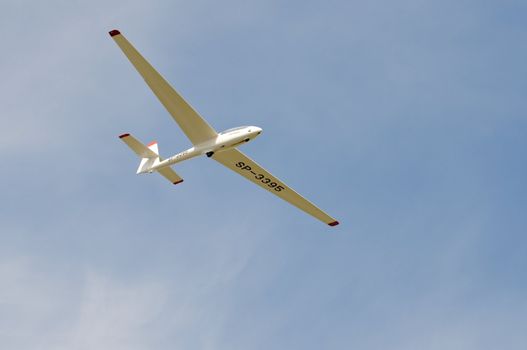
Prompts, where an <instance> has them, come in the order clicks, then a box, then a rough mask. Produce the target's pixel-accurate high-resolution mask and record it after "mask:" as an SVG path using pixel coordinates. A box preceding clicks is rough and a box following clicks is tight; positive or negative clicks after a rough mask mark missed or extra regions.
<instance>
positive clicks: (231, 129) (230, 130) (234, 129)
mask: <svg viewBox="0 0 527 350" xmlns="http://www.w3.org/2000/svg"><path fill="white" fill-rule="evenodd" d="M245 128H248V126H247V125H246V126H238V127H236V128H230V129H227V130H225V131H222V132H220V135H224V134H228V133H230V132H232V131H236V130H241V129H245Z"/></svg>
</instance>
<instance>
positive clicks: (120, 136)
mask: <svg viewBox="0 0 527 350" xmlns="http://www.w3.org/2000/svg"><path fill="white" fill-rule="evenodd" d="M127 136H130V134H122V135H119V138H120V139H122V138H123V137H127Z"/></svg>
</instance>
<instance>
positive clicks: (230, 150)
mask: <svg viewBox="0 0 527 350" xmlns="http://www.w3.org/2000/svg"><path fill="white" fill-rule="evenodd" d="M110 36H111V37H112V38H113V40H114V41H115V42H116V43H117V45H118V46H119V47H120V48H121V50H122V51H123V53H124V54H125V55H126V57H128V59H129V60H130V62H131V63H132V64H133V65H134V67H135V68H136V69H137V71H138V72H139V74H141V76H142V77H143V79H144V80H145V82H146V83H147V84H148V86H149V87H150V89H152V91H153V93H154V94H155V95H156V96H157V98H158V99H159V101H161V103H162V104H163V106H165V108H166V109H167V111H168V112H169V113H170V114H171V115H172V117H173V118H174V120H175V121H176V123H178V125H179V127H180V128H181V129H182V130H183V132H184V133H185V135H187V137H188V138H189V139H190V141H191V142H192V144H193V146H192V147H191V148H189V149H187V150H185V151H183V152H181V153H178V154H176V155H174V156H172V157H170V158H167V159H162V158H161V157H160V156H159V151H158V147H157V143H156V142H152V143H150V144H149V145H146V146H145V145H143V144H142V143H141V142H140V141H138V140H137V139H136V138H134V137H133V136H132V135H130V134H122V135H120V136H119V137H120V139H121V140H122V141H123V142H124V143H126V145H128V147H130V148H131V149H132V151H134V152H135V153H136V154H137V156H139V158H141V162H140V163H139V168H138V169H137V174H144V173H152V172H158V173H159V174H161V175H162V176H163V177H165V178H166V179H167V180H169V181H170V182H172V183H173V184H179V183H181V182H183V179H182V178H181V177H180V176H179V175H178V174H177V173H176V172H175V171H174V170H173V169H172V168H171V167H170V166H171V165H173V164H176V163H179V162H182V161H184V160H187V159H190V158H194V157H197V156H201V155H206V156H207V157H209V158H212V159H214V160H215V161H217V162H219V163H220V164H222V165H224V166H225V167H227V168H229V169H231V170H232V171H234V172H235V173H238V174H240V175H241V176H243V177H245V178H246V179H247V180H249V181H251V182H253V183H255V184H256V185H258V186H260V187H262V188H263V189H265V190H267V191H269V192H271V193H272V194H274V195H276V196H278V197H280V198H282V199H283V200H285V201H287V202H289V203H291V204H292V205H294V206H296V207H297V208H299V209H301V210H303V211H305V212H306V213H308V214H310V215H312V216H314V217H315V218H317V219H319V220H320V221H323V222H324V223H326V224H328V225H330V226H336V225H338V224H339V222H338V221H337V220H335V219H334V218H333V217H331V216H329V215H328V214H326V213H325V212H324V211H322V210H321V209H319V208H317V207H316V206H315V205H314V204H313V203H311V202H310V201H308V200H307V199H305V198H304V197H302V196H301V195H300V194H298V193H297V192H295V191H294V190H293V189H292V188H290V187H289V186H287V185H286V184H285V183H284V182H283V181H281V180H280V179H278V178H277V177H276V176H274V175H273V174H271V173H270V172H268V171H267V170H265V169H264V168H262V167H261V166H260V165H258V163H256V162H255V161H254V160H252V159H251V158H249V157H248V156H246V155H245V154H243V153H242V152H241V151H240V150H238V149H237V147H238V146H240V145H242V144H243V143H246V142H249V141H250V140H252V139H254V138H255V137H257V136H258V135H260V133H261V132H262V129H261V128H259V127H256V126H240V127H237V128H233V129H228V130H225V131H223V132H220V133H218V132H216V130H214V129H213V128H212V127H211V126H210V125H209V124H208V123H207V122H206V121H205V120H204V119H203V118H202V117H201V116H200V115H199V114H198V113H197V112H196V111H195V110H194V109H193V108H192V107H191V106H190V105H189V104H188V103H187V102H186V101H185V100H184V99H183V98H182V97H181V96H180V95H179V94H178V93H177V92H176V90H174V89H173V88H172V87H171V86H170V84H169V83H168V82H167V81H166V80H165V79H164V78H163V77H162V76H161V75H160V74H159V73H158V72H157V71H156V70H155V69H154V67H152V66H151V65H150V63H148V62H147V61H146V60H145V59H144V57H143V56H141V54H140V53H139V52H138V51H137V50H136V49H135V48H134V47H133V46H132V44H130V42H129V41H128V40H127V39H126V38H125V37H124V36H123V35H122V34H121V33H120V32H119V31H118V30H112V31H110Z"/></svg>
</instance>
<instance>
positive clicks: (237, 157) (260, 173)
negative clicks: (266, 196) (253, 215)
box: [212, 148, 339, 226]
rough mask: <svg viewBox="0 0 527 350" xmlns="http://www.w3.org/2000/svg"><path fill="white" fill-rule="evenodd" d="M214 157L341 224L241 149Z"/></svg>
mask: <svg viewBox="0 0 527 350" xmlns="http://www.w3.org/2000/svg"><path fill="white" fill-rule="evenodd" d="M212 158H213V159H214V160H216V161H217V162H219V163H220V164H222V165H224V166H225V167H227V168H229V169H231V170H232V171H234V172H236V173H238V174H240V175H241V176H243V177H245V178H246V179H247V180H249V181H251V182H253V183H255V184H256V185H258V186H260V187H262V188H263V189H265V190H267V191H269V192H271V193H272V194H274V195H276V196H278V197H280V198H282V199H283V200H285V201H286V202H289V203H290V204H292V205H294V206H296V207H297V208H299V209H301V210H303V211H304V212H306V213H307V214H309V215H312V216H314V217H315V218H317V219H319V220H320V221H322V222H324V223H326V224H328V225H329V226H336V225H338V224H339V222H338V221H337V220H335V218H333V217H331V216H329V215H328V214H327V213H325V212H324V211H323V210H321V209H320V208H318V207H317V206H316V205H314V204H313V203H311V202H310V201H308V200H307V199H306V198H304V197H302V196H301V195H300V194H298V193H297V192H296V191H295V190H293V189H292V188H290V187H288V186H287V185H286V184H285V183H284V182H283V181H281V180H280V179H278V178H277V177H276V176H274V175H272V174H271V173H270V172H268V171H267V170H265V169H264V168H262V167H261V166H260V165H259V164H258V163H256V162H255V161H254V160H252V159H251V158H249V157H248V156H246V155H245V154H243V153H242V152H241V151H240V150H238V149H236V148H232V149H229V150H225V151H221V152H216V153H214V155H213V156H212Z"/></svg>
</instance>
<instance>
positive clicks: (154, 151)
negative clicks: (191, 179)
mask: <svg viewBox="0 0 527 350" xmlns="http://www.w3.org/2000/svg"><path fill="white" fill-rule="evenodd" d="M119 138H120V139H121V140H122V141H123V142H124V143H126V145H127V146H128V147H130V149H131V150H132V151H134V152H135V154H137V156H139V158H141V162H140V163H139V167H138V168H137V174H144V173H152V172H154V171H157V172H158V173H160V174H161V175H162V176H163V177H164V178H165V179H167V180H168V181H170V182H172V183H173V184H174V185H177V184H178V183H181V182H183V179H182V178H181V177H180V176H179V175H178V174H177V173H176V172H175V171H174V170H172V168H171V167H170V166H166V167H163V168H160V169H157V170H151V169H152V167H154V166H156V165H157V164H159V163H160V162H161V161H162V160H163V159H162V158H161V157H160V156H159V149H158V146H157V142H155V141H154V142H151V143H150V144H148V145H147V146H145V145H143V144H142V143H141V142H140V141H138V140H137V139H136V138H135V137H133V136H132V135H130V134H123V135H121V136H119Z"/></svg>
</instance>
